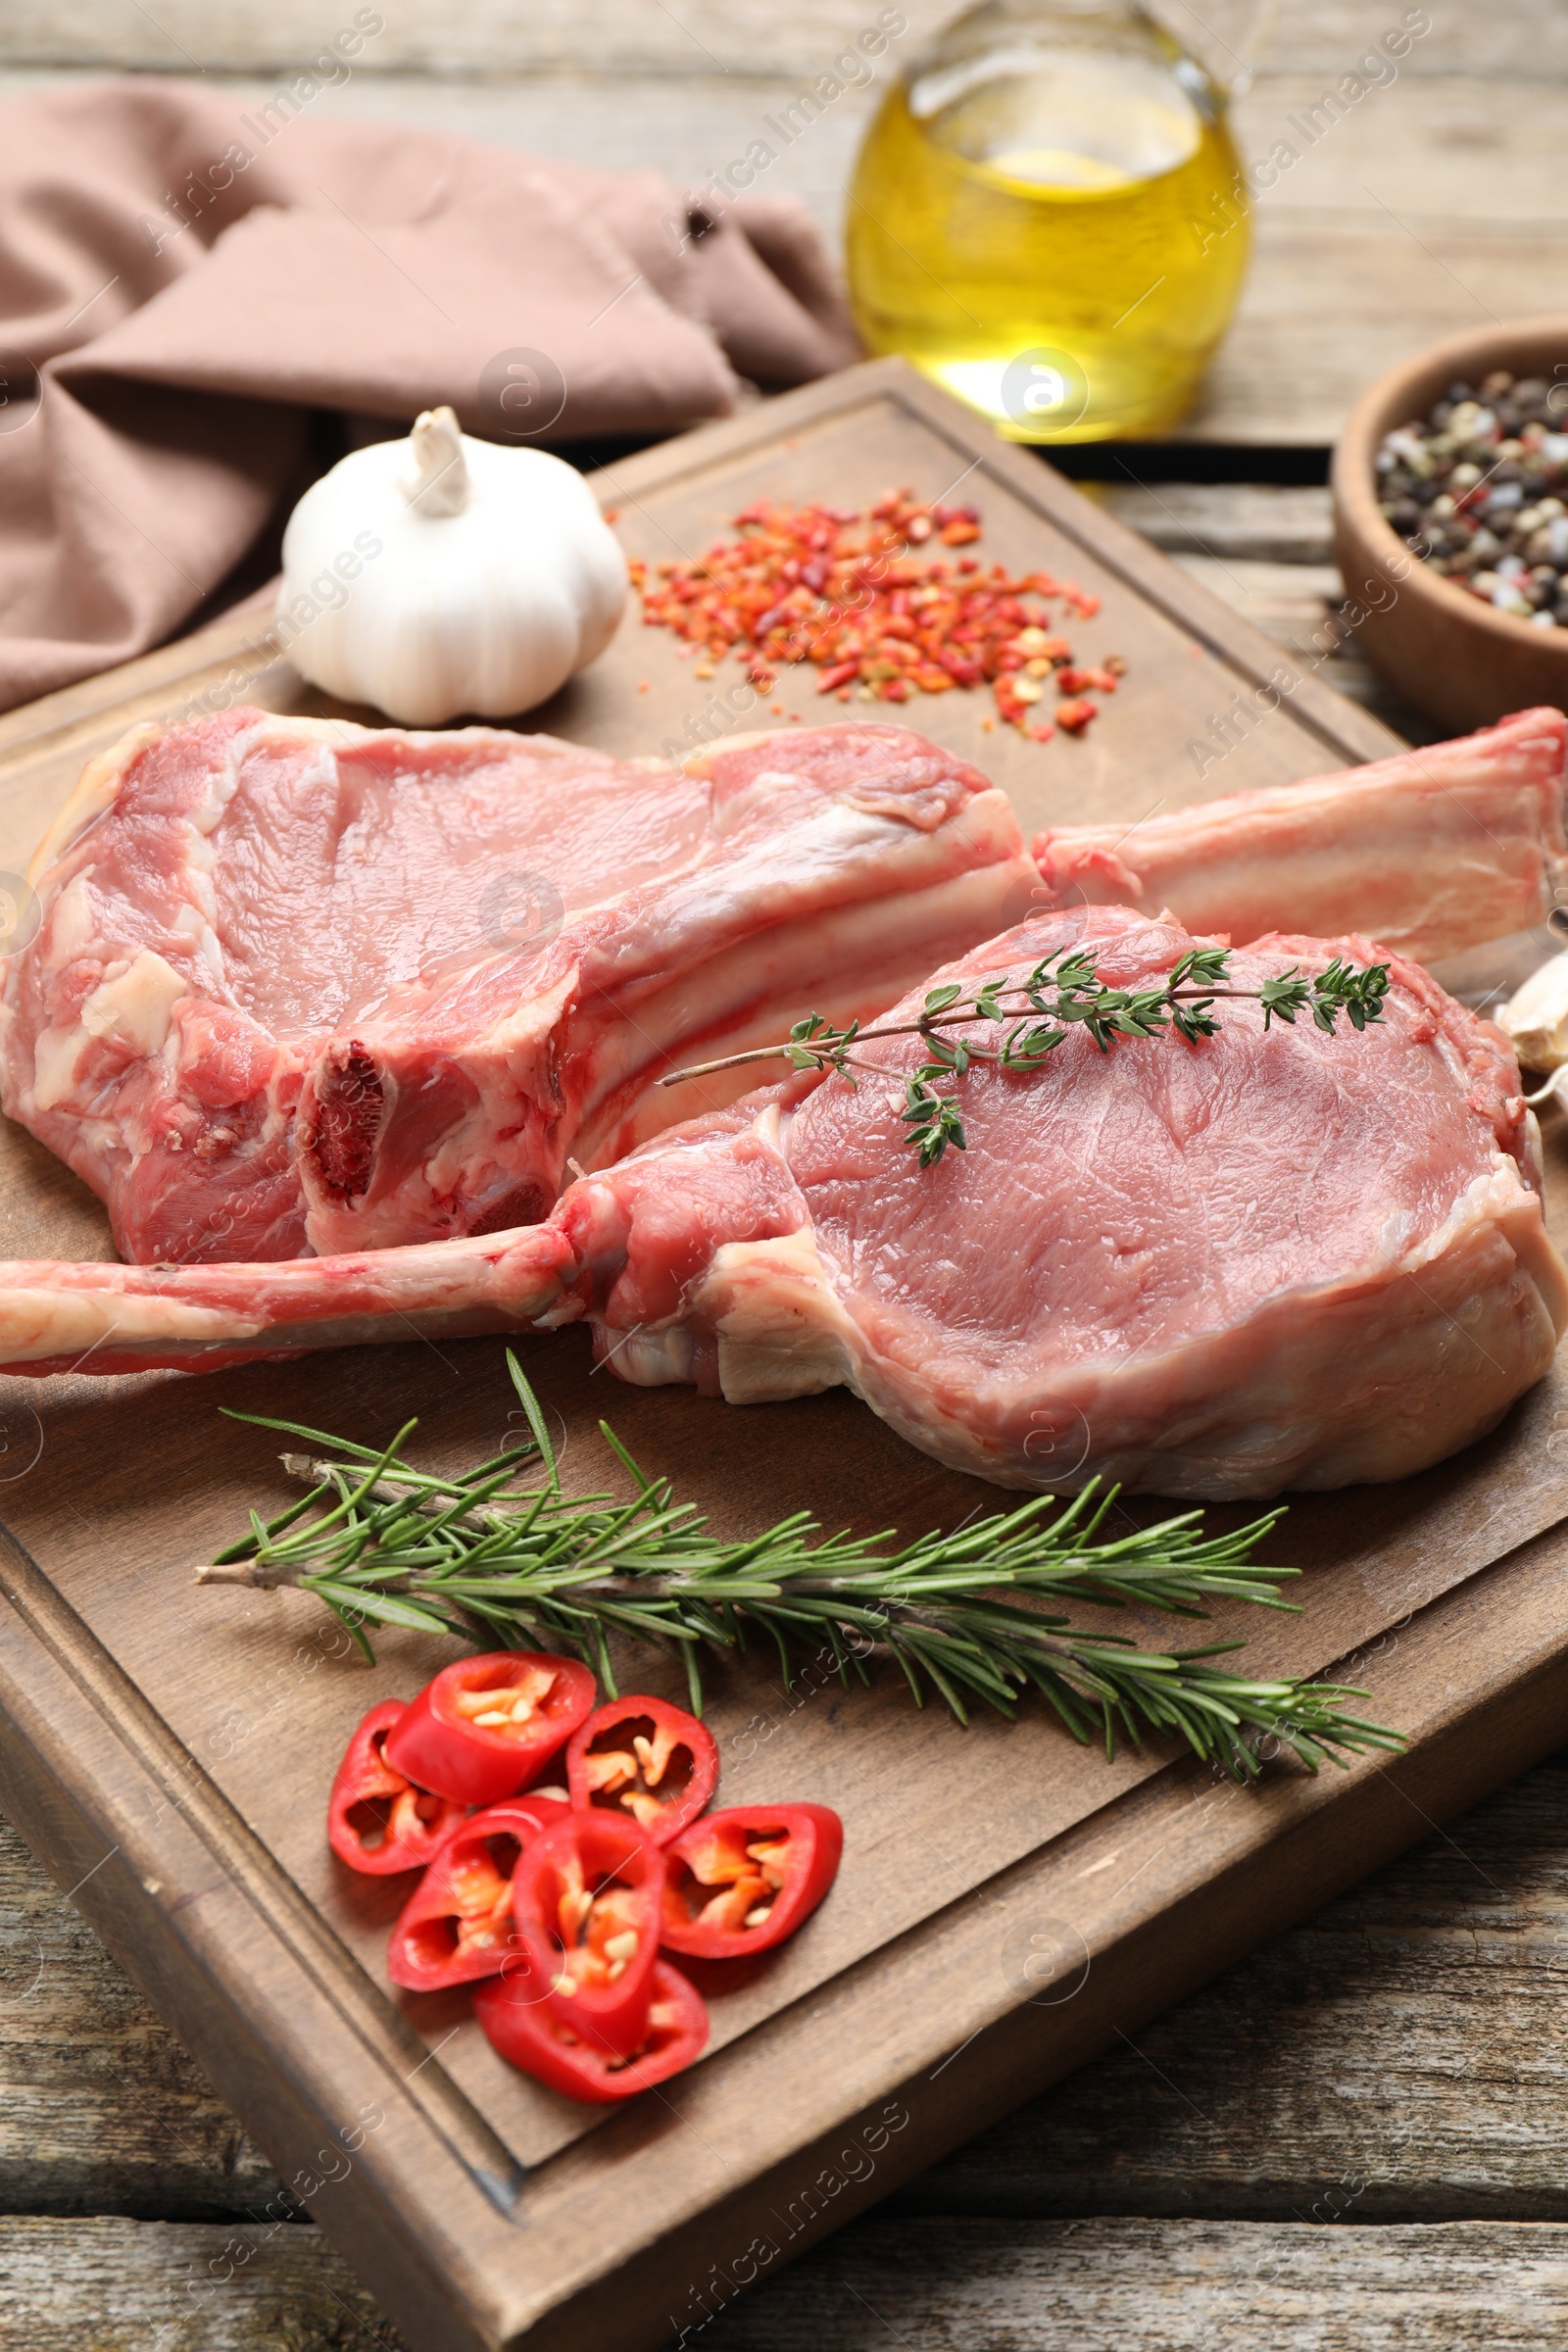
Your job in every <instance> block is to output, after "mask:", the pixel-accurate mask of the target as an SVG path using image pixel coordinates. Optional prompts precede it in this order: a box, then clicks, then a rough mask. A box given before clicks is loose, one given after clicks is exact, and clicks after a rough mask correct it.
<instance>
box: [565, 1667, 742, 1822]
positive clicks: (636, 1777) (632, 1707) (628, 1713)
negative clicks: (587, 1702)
mask: <svg viewBox="0 0 1568 2352" xmlns="http://www.w3.org/2000/svg"><path fill="white" fill-rule="evenodd" d="M566 1785H567V1787H568V1788H569V1789H570V1790H571V1801H572V1803H573V1804H574V1805H590V1806H592V1807H593V1808H594V1809H595V1810H596V1811H598V1810H600V1809H601V1808H603V1809H604V1810H605V1811H607V1812H613V1811H616V1810H619V1811H621V1812H625V1813H629V1814H630V1815H631V1817H632V1819H633V1820H634V1821H635V1822H636V1823H637V1824H638V1825H639V1827H640V1828H642V1829H645V1830H646V1831H647V1832H648V1835H649V1837H650V1838H653V1839H654V1840H655V1841H656V1842H657V1843H658V1844H660V1845H667V1844H668V1843H669V1840H670V1839H671V1838H678V1837H679V1836H680V1833H681V1831H682V1830H683V1829H685V1828H686V1826H687V1824H688V1822H693V1821H695V1820H696V1819H697V1816H698V1814H699V1813H701V1811H702V1810H703V1807H704V1806H705V1805H706V1804H707V1802H708V1800H709V1798H710V1797H711V1795H712V1793H713V1790H714V1789H715V1788H716V1787H717V1785H718V1748H717V1745H716V1743H715V1741H714V1739H713V1735H712V1733H711V1731H709V1729H708V1728H707V1726H706V1725H705V1724H701V1723H699V1722H698V1720H697V1718H696V1716H695V1715H688V1714H687V1712H686V1710H685V1708H684V1707H672V1706H670V1705H669V1704H668V1703H667V1701H666V1700H664V1699H662V1698H648V1697H645V1696H643V1695H642V1694H641V1693H639V1692H635V1691H634V1692H633V1693H632V1694H631V1696H630V1697H627V1698H614V1699H612V1700H611V1701H610V1702H609V1704H608V1705H606V1706H603V1707H596V1708H595V1709H594V1711H593V1713H592V1714H591V1715H590V1716H589V1717H588V1719H587V1721H586V1722H585V1723H580V1724H579V1725H578V1726H577V1729H576V1730H575V1731H574V1732H573V1733H572V1735H571V1739H570V1741H569V1742H568V1744H567V1747H566Z"/></svg>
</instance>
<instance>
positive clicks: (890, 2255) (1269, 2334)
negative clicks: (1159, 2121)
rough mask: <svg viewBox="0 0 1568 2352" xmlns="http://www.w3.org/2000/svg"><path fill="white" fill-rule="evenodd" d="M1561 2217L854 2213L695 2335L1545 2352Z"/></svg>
mask: <svg viewBox="0 0 1568 2352" xmlns="http://www.w3.org/2000/svg"><path fill="white" fill-rule="evenodd" d="M1565 2294H1568V2232H1564V2231H1563V2230H1561V2229H1555V2228H1552V2227H1550V2226H1543V2225H1540V2224H1537V2225H1534V2226H1532V2225H1531V2224H1528V2223H1526V2224H1516V2225H1515V2226H1513V2227H1512V2228H1501V2227H1488V2226H1487V2225H1485V2224H1476V2223H1460V2224H1456V2225H1454V2226H1451V2227H1448V2228H1437V2229H1322V2228H1314V2227H1313V2226H1312V2225H1311V2223H1310V2222H1304V2223H1295V2224H1278V2223H1276V2224H1268V2223H1253V2224H1248V2223H1245V2222H1240V2223H1238V2222H1211V2221H1191V2222H1153V2221H1095V2222H1054V2223H1053V2222H1035V2223H1021V2224H1020V2223H1017V2222H980V2221H975V2222H948V2223H945V2224H944V2225H942V2226H941V2228H940V2229H935V2228H933V2227H932V2226H931V2225H930V2224H927V2225H925V2226H924V2228H923V2229H921V2228H916V2227H913V2226H910V2225H908V2224H902V2225H901V2224H897V2223H889V2222H869V2223H859V2224H858V2225H856V2226H855V2227H854V2228H853V2229H847V2230H845V2231H844V2232H843V2234H842V2235H841V2236H839V2237H837V2238H834V2239H833V2240H832V2241H831V2242H830V2243H829V2244H828V2245H826V2246H824V2247H821V2248H820V2249H819V2250H817V2251H816V2252H815V2253H812V2254H810V2255H808V2256H807V2257H806V2259H805V2260H804V2261H803V2262H802V2264H801V2265H800V2267H799V2268H798V2269H797V2270H796V2271H795V2272H793V2273H787V2274H786V2275H785V2276H784V2277H783V2278H779V2279H778V2280H777V2281H776V2283H769V2284H768V2285H767V2286H766V2287H764V2288H762V2289H761V2290H760V2292H758V2293H756V2294H754V2295H752V2296H750V2297H743V2298H742V2299H741V2300H740V2301H739V2302H737V2303H736V2304H735V2305H734V2307H733V2309H730V2310H726V2311H724V2312H723V2313H722V2315H721V2316H720V2317H718V2318H716V2319H715V2320H714V2321H713V2322H712V2323H711V2325H710V2327H708V2328H707V2329H706V2330H705V2332H704V2335H703V2337H702V2343H703V2348H704V2352H807V2348H808V2347H809V2352H886V2347H887V2345H888V2343H889V2341H890V2339H891V2340H892V2341H894V2342H896V2343H898V2344H900V2345H902V2346H903V2347H905V2352H949V2348H950V2347H951V2346H952V2345H954V2344H976V2345H981V2344H983V2345H984V2347H985V2352H1060V2348H1061V2347H1062V2346H1063V2345H1071V2346H1072V2347H1073V2352H1126V2347H1127V2346H1128V2344H1129V2343H1133V2344H1136V2345H1137V2346H1138V2347H1139V2352H1193V2347H1194V2346H1197V2345H1213V2344H1218V2345H1221V2346H1223V2347H1225V2352H1230V2348H1231V2347H1232V2346H1238V2347H1239V2346H1243V2345H1251V2344H1269V2343H1283V2344H1289V2345H1290V2346H1291V2347H1292V2352H1405V2348H1406V2347H1409V2346H1414V2345H1419V2346H1421V2347H1422V2348H1423V2352H1470V2348H1471V2347H1472V2346H1474V2345H1477V2344H1485V2345H1488V2346H1489V2347H1503V2346H1506V2347H1507V2348H1508V2352H1538V2348H1539V2352H1547V2348H1548V2347H1551V2348H1552V2352H1555V2347H1557V2346H1559V2345H1560V2344H1561V2341H1562V2303H1563V2298H1564V2295H1565Z"/></svg>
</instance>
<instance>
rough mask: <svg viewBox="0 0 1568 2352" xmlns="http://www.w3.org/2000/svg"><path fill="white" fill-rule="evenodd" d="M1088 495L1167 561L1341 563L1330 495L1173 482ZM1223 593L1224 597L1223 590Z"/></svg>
mask: <svg viewBox="0 0 1568 2352" xmlns="http://www.w3.org/2000/svg"><path fill="white" fill-rule="evenodd" d="M1126 464H1127V466H1129V468H1130V470H1131V471H1133V472H1134V473H1136V472H1137V471H1138V470H1139V466H1138V458H1137V453H1136V452H1130V453H1129V454H1128V457H1127V459H1126ZM1082 488H1083V491H1084V494H1085V496H1086V497H1088V498H1092V499H1094V500H1095V501H1096V502H1097V504H1099V505H1101V506H1103V507H1105V508H1106V509H1107V510H1108V512H1109V513H1110V514H1112V515H1115V517H1116V519H1117V521H1118V522H1124V523H1126V524H1127V526H1128V528H1129V529H1130V530H1135V531H1138V532H1139V533H1141V534H1142V536H1143V537H1144V538H1145V539H1147V540H1148V541H1149V542H1150V544H1151V545H1152V546H1153V547H1162V548H1163V549H1164V550H1165V552H1166V554H1167V555H1172V556H1178V557H1180V556H1207V557H1209V558H1211V559H1215V560H1217V559H1220V558H1224V559H1226V560H1227V561H1230V562H1236V561H1240V562H1242V563H1250V564H1330V563H1332V562H1333V560H1334V551H1333V527H1334V525H1333V508H1332V503H1331V501H1330V497H1329V493H1328V491H1327V490H1326V489H1321V490H1317V489H1285V488H1282V487H1280V486H1279V485H1278V484H1276V483H1272V482H1165V481H1162V482H1158V483H1153V482H1141V481H1120V482H1115V481H1112V482H1085V483H1084V484H1082ZM1221 576H1223V575H1221ZM1217 592H1218V593H1219V594H1220V595H1221V596H1223V595H1224V593H1225V591H1224V588H1223V586H1220V587H1219V588H1218V591H1217ZM1227 601H1228V600H1227Z"/></svg>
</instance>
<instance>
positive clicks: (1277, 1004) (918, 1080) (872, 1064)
mask: <svg viewBox="0 0 1568 2352" xmlns="http://www.w3.org/2000/svg"><path fill="white" fill-rule="evenodd" d="M1230 977H1231V972H1230V952H1229V950H1228V949H1225V948H1190V949H1189V950H1188V952H1187V954H1186V955H1185V956H1182V957H1181V959H1180V960H1179V961H1178V962H1177V963H1176V964H1175V965H1174V966H1173V967H1172V969H1171V971H1170V973H1169V974H1168V975H1167V977H1166V978H1165V979H1164V980H1163V981H1161V982H1160V983H1159V985H1158V986H1157V987H1154V988H1139V989H1124V988H1110V987H1107V986H1106V984H1105V983H1104V982H1103V980H1101V979H1100V978H1099V977H1098V975H1097V972H1096V968H1095V961H1094V957H1093V956H1091V955H1090V954H1089V953H1088V952H1087V951H1086V950H1085V949H1082V948H1060V949H1057V950H1056V952H1055V953H1054V955H1051V956H1045V957H1043V958H1042V960H1041V961H1040V962H1039V963H1037V964H1036V965H1035V966H1034V968H1033V970H1032V971H1028V972H1025V973H1024V974H1023V975H1022V977H1021V978H1020V979H1017V980H1014V979H1012V978H1011V977H1010V976H1009V975H1006V974H1004V975H1003V976H1001V977H1000V978H998V979H994V980H988V981H986V982H985V984H984V986H983V987H981V988H980V989H978V990H977V991H976V992H975V993H974V994H973V995H972V996H966V995H965V994H964V992H963V989H962V988H961V986H960V985H959V983H958V982H957V981H956V980H952V981H948V982H946V983H945V984H944V985H943V986H942V987H940V988H933V989H931V990H930V991H929V992H928V993H927V996H926V1000H925V1005H924V1007H923V1009H922V1011H921V1013H920V1017H919V1019H918V1020H913V1021H877V1022H873V1023H872V1024H871V1025H870V1026H869V1027H866V1028H862V1027H861V1025H860V1024H859V1022H858V1021H851V1022H850V1024H849V1026H848V1027H847V1028H844V1029H835V1028H834V1027H833V1025H832V1023H831V1022H830V1021H827V1020H825V1019H824V1018H823V1016H822V1015H821V1014H820V1013H817V1012H811V1013H808V1014H807V1016H806V1018H805V1019H804V1020H800V1021H797V1022H796V1024H795V1026H794V1028H793V1029H792V1030H791V1031H790V1033H789V1036H788V1037H787V1038H786V1039H783V1040H781V1042H780V1043H779V1044H778V1045H776V1046H757V1047H754V1048H753V1049H752V1050H751V1051H750V1052H748V1053H744V1054H723V1055H722V1056H721V1057H720V1058H719V1059H718V1060H716V1061H703V1062H698V1063H697V1064H696V1065H695V1066H694V1067H692V1068H690V1069H685V1070H674V1071H671V1072H670V1073H669V1075H668V1076H667V1077H664V1078H662V1079H661V1080H660V1084H661V1085H662V1086H677V1085H679V1084H680V1083H681V1082H682V1080H684V1079H688V1078H706V1077H709V1076H711V1073H712V1072H713V1071H715V1070H730V1069H736V1068H738V1067H739V1066H740V1065H741V1064H743V1063H745V1062H752V1061H779V1060H785V1061H788V1062H789V1063H790V1065H791V1067H792V1068H794V1069H797V1070H822V1071H826V1070H835V1071H837V1072H838V1073H839V1074H840V1075H841V1076H842V1077H845V1078H848V1079H849V1082H850V1084H851V1085H852V1086H854V1085H855V1083H856V1080H855V1076H854V1073H855V1072H856V1071H857V1070H859V1071H865V1072H870V1073H874V1074H875V1075H876V1076H878V1077H883V1078H888V1077H892V1078H898V1077H903V1078H904V1108H903V1110H902V1111H901V1112H900V1114H899V1115H900V1117H901V1118H902V1119H903V1120H904V1121H905V1123H906V1125H907V1127H908V1129H909V1136H908V1141H909V1142H910V1143H911V1144H912V1145H913V1146H914V1148H915V1150H916V1151H917V1152H918V1153H919V1155H920V1165H921V1167H922V1168H929V1167H933V1166H934V1165H935V1164H936V1162H937V1161H938V1160H939V1159H940V1158H941V1157H942V1155H943V1153H944V1152H946V1151H947V1149H948V1146H949V1145H950V1144H951V1145H953V1146H954V1148H955V1149H956V1151H959V1152H962V1151H965V1150H967V1148H968V1138H967V1136H966V1135H965V1133H964V1127H963V1119H962V1115H961V1112H960V1110H959V1106H958V1098H957V1095H956V1091H954V1090H955V1088H956V1081H957V1080H958V1079H959V1078H961V1077H962V1076H963V1074H964V1072H965V1070H967V1069H968V1068H969V1067H970V1065H971V1064H972V1063H974V1062H977V1061H980V1062H991V1063H994V1064H995V1066H996V1067H997V1068H998V1069H1002V1070H1012V1071H1018V1072H1029V1071H1034V1070H1038V1069H1040V1068H1041V1067H1042V1066H1043V1065H1044V1063H1045V1062H1046V1061H1048V1060H1049V1059H1050V1057H1051V1055H1052V1054H1054V1052H1055V1050H1056V1048H1057V1047H1058V1046H1060V1045H1062V1044H1063V1043H1065V1041H1066V1039H1067V1038H1068V1037H1069V1036H1070V1034H1071V1033H1072V1031H1073V1030H1074V1029H1075V1028H1081V1029H1082V1030H1083V1032H1084V1034H1085V1035H1086V1036H1087V1037H1090V1038H1092V1039H1093V1040H1094V1042H1095V1044H1096V1045H1097V1046H1098V1047H1099V1048H1100V1051H1101V1053H1102V1054H1108V1053H1109V1052H1110V1049H1111V1046H1112V1045H1113V1044H1114V1043H1115V1042H1116V1041H1117V1040H1119V1039H1135V1038H1151V1037H1157V1036H1159V1035H1161V1034H1162V1032H1164V1031H1165V1030H1167V1029H1174V1030H1175V1031H1176V1033H1177V1035H1178V1036H1180V1037H1184V1038H1185V1039H1186V1040H1187V1042H1188V1044H1189V1045H1197V1044H1198V1042H1199V1041H1200V1039H1201V1038H1205V1037H1215V1036H1217V1035H1218V1033H1219V1027H1220V1024H1219V1022H1218V1021H1217V1020H1216V1019H1215V1017H1214V1009H1213V1008H1214V1006H1215V1005H1216V1004H1217V1003H1220V1002H1221V1001H1230V1002H1234V1003H1250V1004H1256V1005H1261V1006H1262V1009H1263V1027H1264V1029H1265V1030H1266V1029H1267V1028H1268V1027H1269V1025H1270V1024H1271V1022H1274V1021H1285V1022H1288V1023H1289V1024H1291V1025H1292V1026H1293V1027H1294V1025H1295V1022H1296V1018H1297V1015H1298V1014H1299V1013H1302V1012H1306V1013H1310V1014H1311V1017H1312V1019H1313V1020H1314V1022H1315V1023H1316V1024H1317V1026H1318V1028H1320V1029H1324V1030H1327V1031H1329V1032H1331V1033H1332V1031H1333V1030H1334V1029H1335V1027H1336V1026H1337V1024H1338V1022H1339V1020H1340V1018H1341V1016H1342V1015H1343V1016H1344V1017H1345V1018H1346V1019H1347V1020H1348V1022H1349V1023H1350V1026H1351V1027H1352V1028H1353V1029H1355V1030H1357V1031H1360V1030H1362V1029H1365V1028H1366V1026H1367V1024H1368V1023H1369V1022H1371V1021H1378V1020H1381V1019H1382V1017H1383V1001H1384V999H1385V997H1386V996H1387V995H1388V992H1389V966H1388V965H1387V964H1386V963H1372V964H1365V965H1362V966H1359V967H1357V966H1356V965H1353V964H1348V963H1347V962H1346V961H1345V959H1344V957H1343V956H1335V957H1334V959H1333V961H1332V962H1331V963H1330V964H1329V965H1328V966H1327V968H1326V969H1325V970H1324V971H1321V972H1319V973H1317V974H1315V975H1313V974H1309V973H1305V972H1302V971H1301V969H1300V968H1299V965H1297V964H1292V965H1291V967H1290V969H1289V970H1288V971H1284V972H1281V973H1279V974H1277V975H1276V976H1275V977H1274V978H1273V979H1269V980H1265V981H1264V983H1263V985H1262V987H1261V988H1233V987H1231V986H1230V985H1229V983H1230ZM976 1022H984V1023H986V1024H987V1025H988V1026H989V1027H991V1028H993V1029H997V1030H1001V1031H1003V1032H1005V1034H1004V1035H1003V1036H1001V1038H1000V1039H999V1040H998V1041H997V1042H995V1043H991V1044H987V1043H986V1042H985V1041H984V1040H983V1039H976V1038H975V1037H973V1036H962V1037H950V1036H948V1035H946V1034H945V1032H947V1031H949V1030H957V1029H969V1028H972V1027H973V1025H974V1024H975V1023H976ZM889 1037H919V1038H921V1039H923V1040H924V1041H925V1047H926V1054H925V1059H924V1060H923V1061H922V1062H920V1064H919V1065H918V1066H917V1068H915V1069H914V1070H913V1071H912V1072H909V1073H907V1074H906V1073H904V1072H901V1071H894V1070H890V1069H889V1068H888V1066H887V1064H886V1063H884V1062H879V1061H875V1060H872V1059H869V1058H868V1057H867V1056H866V1054H865V1053H864V1051H863V1049H864V1048H865V1047H866V1046H868V1045H871V1044H873V1043H875V1042H876V1041H877V1040H879V1039H882V1038H889ZM944 1085H945V1086H946V1089H947V1091H945V1092H939V1091H938V1089H939V1088H941V1087H943V1086H944Z"/></svg>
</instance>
